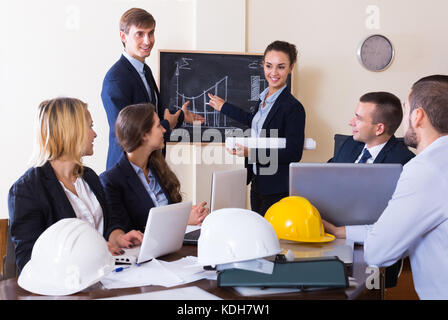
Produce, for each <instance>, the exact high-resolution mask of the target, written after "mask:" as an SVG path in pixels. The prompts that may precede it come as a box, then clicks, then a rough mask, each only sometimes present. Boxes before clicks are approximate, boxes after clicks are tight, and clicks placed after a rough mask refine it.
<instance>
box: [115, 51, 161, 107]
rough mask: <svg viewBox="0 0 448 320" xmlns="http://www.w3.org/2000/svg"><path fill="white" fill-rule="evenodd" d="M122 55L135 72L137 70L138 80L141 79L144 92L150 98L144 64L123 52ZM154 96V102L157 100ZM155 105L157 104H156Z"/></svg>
mask: <svg viewBox="0 0 448 320" xmlns="http://www.w3.org/2000/svg"><path fill="white" fill-rule="evenodd" d="M123 55H124V56H125V58H126V59H128V60H129V62H130V63H131V64H132V66H133V67H134V68H135V70H137V72H138V74H139V75H140V78H142V81H143V84H144V85H145V88H146V91H147V92H148V94H149V96H150V97H151V96H152V94H151V89H150V87H149V84H148V82H147V81H146V77H145V71H144V69H143V68H144V66H145V64H144V63H143V62H141V61H139V60H137V59H135V58H133V57H131V56H130V55H129V54H128V53H127V52H126V51H124V52H123ZM154 96H156V100H157V95H155V94H154ZM156 105H157V103H156Z"/></svg>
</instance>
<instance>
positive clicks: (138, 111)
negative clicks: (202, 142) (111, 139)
mask: <svg viewBox="0 0 448 320" xmlns="http://www.w3.org/2000/svg"><path fill="white" fill-rule="evenodd" d="M115 133H116V135H117V138H118V141H119V143H120V145H121V146H122V148H123V150H124V152H123V154H122V155H121V158H120V160H119V161H118V163H117V164H116V165H115V166H113V167H112V168H110V169H109V170H107V171H106V172H104V173H102V174H101V175H100V179H101V182H102V183H103V186H104V190H105V192H106V197H107V199H108V202H109V203H110V204H111V207H112V208H113V210H114V212H117V213H120V216H121V220H122V224H123V226H124V230H132V229H135V230H139V231H141V232H143V231H144V229H145V226H146V221H147V219H148V213H149V210H150V209H151V208H152V207H155V206H164V205H167V204H171V203H177V202H181V201H182V195H181V193H180V182H179V180H178V179H177V177H176V175H175V174H174V172H173V171H171V169H170V168H169V166H168V164H167V162H166V160H165V158H164V157H163V155H162V152H161V150H162V149H163V147H164V143H165V142H164V138H163V134H164V133H165V129H164V128H163V126H162V125H161V124H160V119H159V117H158V115H157V113H156V112H155V108H154V106H153V105H152V104H137V105H131V106H127V107H126V108H124V109H123V110H121V111H120V113H119V114H118V117H117V122H116V124H115ZM205 205H206V202H205V201H203V202H201V203H200V204H199V205H195V206H193V209H192V210H191V213H190V218H189V221H188V224H190V225H198V224H201V223H202V221H203V220H204V218H205V217H206V216H207V214H208V213H209V209H208V208H205V207H204V206H205Z"/></svg>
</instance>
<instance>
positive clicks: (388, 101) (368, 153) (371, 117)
mask: <svg viewBox="0 0 448 320" xmlns="http://www.w3.org/2000/svg"><path fill="white" fill-rule="evenodd" d="M402 119H403V110H402V107H401V102H400V99H398V98H397V97H396V96H395V95H393V94H392V93H389V92H370V93H366V94H365V95H363V96H362V97H361V98H360V99H359V103H358V106H357V107H356V110H355V116H354V117H353V119H352V120H350V122H349V124H350V126H351V127H352V128H353V129H352V130H353V136H352V137H349V138H347V140H346V141H345V142H344V143H343V144H342V146H341V147H340V148H339V150H338V152H337V153H336V154H335V156H334V158H332V159H330V160H329V161H328V162H336V163H338V162H340V163H401V164H402V165H405V164H406V163H407V162H408V161H409V160H411V159H412V158H413V157H415V154H414V153H412V152H411V151H410V150H409V149H408V148H407V147H406V145H405V144H404V143H403V142H402V141H400V140H398V139H397V138H395V136H394V134H395V131H396V130H397V129H398V127H399V126H400V123H401V120H402Z"/></svg>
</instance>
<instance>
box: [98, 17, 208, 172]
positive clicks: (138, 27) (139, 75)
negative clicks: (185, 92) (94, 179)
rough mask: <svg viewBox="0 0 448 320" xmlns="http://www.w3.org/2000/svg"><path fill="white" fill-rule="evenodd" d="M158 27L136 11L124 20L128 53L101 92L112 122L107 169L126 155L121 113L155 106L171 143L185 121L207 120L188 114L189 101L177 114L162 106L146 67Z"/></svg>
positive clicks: (123, 34) (111, 71)
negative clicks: (119, 122)
mask: <svg viewBox="0 0 448 320" xmlns="http://www.w3.org/2000/svg"><path fill="white" fill-rule="evenodd" d="M155 27H156V22H155V20H154V17H153V16H152V15H151V14H150V13H149V12H147V11H146V10H143V9H139V8H132V9H129V10H127V11H126V12H125V13H124V14H123V15H122V16H121V19H120V39H121V42H122V43H123V46H124V52H123V54H122V55H121V57H120V59H119V60H118V61H117V62H116V63H115V64H114V65H113V66H112V67H111V68H110V69H109V71H108V72H107V74H106V76H105V78H104V81H103V88H102V91H101V99H102V101H103V105H104V109H105V110H106V114H107V120H108V122H109V149H108V152H107V164H106V168H107V169H109V168H111V167H112V166H113V165H114V164H115V163H116V162H118V160H119V159H120V157H121V154H122V152H123V150H122V149H121V147H120V145H119V143H118V141H117V138H116V135H115V121H116V119H117V116H118V113H119V112H120V110H121V109H123V108H124V107H126V106H128V105H131V104H137V103H144V102H150V103H152V104H153V105H154V106H155V107H156V111H157V114H158V116H159V118H160V119H161V124H162V126H163V127H164V128H165V130H166V133H165V135H164V137H165V141H167V140H168V139H169V136H170V134H171V130H172V129H174V128H178V127H180V126H181V125H182V123H183V122H184V121H185V122H187V123H193V121H200V122H201V123H203V122H204V118H203V117H201V116H199V115H196V114H194V113H192V112H190V111H188V109H187V107H188V104H189V101H188V102H186V103H185V104H184V105H183V106H182V108H181V110H178V111H177V112H176V113H174V114H171V113H170V111H169V110H168V107H167V106H162V104H161V101H160V99H159V90H158V88H157V85H156V82H155V80H154V77H153V75H152V72H151V69H150V68H149V66H148V65H147V64H146V63H145V59H146V58H147V57H149V55H150V54H151V51H152V49H153V47H154V42H155V39H154V32H155Z"/></svg>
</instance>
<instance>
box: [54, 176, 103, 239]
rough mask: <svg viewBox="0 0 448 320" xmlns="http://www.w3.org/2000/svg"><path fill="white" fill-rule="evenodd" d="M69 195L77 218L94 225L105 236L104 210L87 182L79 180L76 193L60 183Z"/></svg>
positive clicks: (76, 184) (77, 180) (76, 182)
mask: <svg viewBox="0 0 448 320" xmlns="http://www.w3.org/2000/svg"><path fill="white" fill-rule="evenodd" d="M59 183H60V184H61V185H62V188H63V189H64V191H65V194H66V195H67V198H68V200H69V201H70V204H71V205H72V207H73V210H74V211H75V214H76V217H77V218H78V219H81V220H83V221H86V222H88V223H89V224H90V225H92V226H93V227H94V228H95V229H96V230H97V231H98V232H99V233H101V234H103V228H104V218H103V209H102V208H101V205H100V203H99V202H98V199H97V198H96V196H95V194H94V193H93V192H92V190H91V189H90V187H89V185H88V184H87V182H85V181H84V180H83V179H82V178H77V179H76V181H75V183H74V186H75V190H76V193H77V194H78V195H75V194H74V193H73V192H71V191H70V190H68V189H67V188H66V187H65V186H64V184H63V183H62V182H60V181H59Z"/></svg>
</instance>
